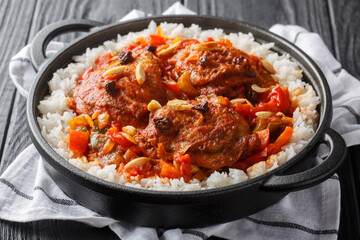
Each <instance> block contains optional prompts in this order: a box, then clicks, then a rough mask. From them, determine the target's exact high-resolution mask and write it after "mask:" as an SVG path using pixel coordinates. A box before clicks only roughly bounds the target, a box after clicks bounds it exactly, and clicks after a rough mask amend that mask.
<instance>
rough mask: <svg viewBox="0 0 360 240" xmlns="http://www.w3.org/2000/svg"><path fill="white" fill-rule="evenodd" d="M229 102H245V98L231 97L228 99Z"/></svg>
mask: <svg viewBox="0 0 360 240" xmlns="http://www.w3.org/2000/svg"><path fill="white" fill-rule="evenodd" d="M230 102H231V103H232V104H235V103H241V104H242V103H246V98H235V99H232V100H230Z"/></svg>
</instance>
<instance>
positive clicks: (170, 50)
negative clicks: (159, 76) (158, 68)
mask: <svg viewBox="0 0 360 240" xmlns="http://www.w3.org/2000/svg"><path fill="white" fill-rule="evenodd" d="M180 42H181V41H180ZM180 42H176V43H174V44H171V45H170V46H169V47H168V48H166V49H163V50H161V51H160V52H159V53H158V56H159V57H162V56H167V55H169V54H171V53H173V52H174V51H175V49H176V48H177V46H179V44H180Z"/></svg>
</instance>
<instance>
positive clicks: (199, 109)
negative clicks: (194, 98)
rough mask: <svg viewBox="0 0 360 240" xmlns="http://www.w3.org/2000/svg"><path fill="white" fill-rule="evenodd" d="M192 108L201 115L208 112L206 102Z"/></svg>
mask: <svg viewBox="0 0 360 240" xmlns="http://www.w3.org/2000/svg"><path fill="white" fill-rule="evenodd" d="M192 108H193V109H195V110H198V111H200V112H202V113H206V112H208V111H209V104H208V102H203V103H199V104H197V105H195V106H193V107H192Z"/></svg>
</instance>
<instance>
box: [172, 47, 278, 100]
mask: <svg viewBox="0 0 360 240" xmlns="http://www.w3.org/2000/svg"><path fill="white" fill-rule="evenodd" d="M197 44H198V42H197V41H189V40H188V41H184V43H182V44H181V45H179V46H178V47H177V53H176V54H174V55H173V56H171V57H170V58H169V59H167V62H166V64H167V68H166V70H167V71H168V74H170V75H171V76H172V78H173V79H178V78H179V77H180V76H181V75H182V74H183V73H184V72H189V73H190V74H191V75H190V78H191V83H192V85H193V86H194V87H195V88H197V89H199V90H200V93H201V95H210V94H216V95H221V96H225V97H228V98H230V99H233V98H236V97H238V95H239V92H241V91H239V89H241V88H242V86H244V84H248V85H251V84H254V83H258V82H264V81H270V82H273V79H272V77H271V76H270V74H269V73H268V72H267V71H266V70H265V69H264V68H263V66H262V65H261V62H260V61H259V58H257V57H254V56H250V55H248V54H246V53H245V52H243V51H241V50H239V49H237V48H235V47H230V46H224V45H218V46H217V47H215V48H214V49H211V50H198V49H197V48H196V45H197Z"/></svg>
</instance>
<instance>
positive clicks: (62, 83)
mask: <svg viewBox="0 0 360 240" xmlns="http://www.w3.org/2000/svg"><path fill="white" fill-rule="evenodd" d="M160 26H161V28H162V29H163V31H164V33H165V35H166V36H168V37H170V38H177V37H180V38H182V39H185V38H194V39H198V40H199V41H204V40H205V39H206V38H208V37H212V38H213V39H214V40H219V39H220V38H227V39H229V40H230V41H231V42H232V43H233V45H234V47H237V48H239V49H240V50H242V51H245V52H247V53H249V54H253V55H256V56H258V57H262V58H263V59H265V60H267V61H268V62H270V63H271V64H273V66H274V69H275V70H276V72H277V73H276V74H275V76H274V77H275V79H276V80H277V81H278V82H279V84H280V85H282V86H287V87H288V89H289V93H290V98H291V100H292V101H293V102H295V103H296V104H297V105H298V108H297V109H296V110H295V112H294V114H293V118H294V123H293V129H294V133H293V135H292V137H291V139H290V142H289V144H288V145H286V146H284V147H283V148H282V151H281V152H279V153H278V154H276V155H272V156H270V157H269V158H268V159H267V161H266V162H264V161H263V162H259V163H257V164H255V165H253V166H251V167H249V168H248V169H247V171H246V173H245V172H244V171H242V170H238V169H230V171H229V173H228V174H226V173H219V172H214V173H213V174H212V175H211V176H210V177H208V178H207V179H206V180H204V181H202V182H199V181H198V180H192V181H191V182H190V183H185V182H184V180H183V179H180V180H179V179H170V180H169V179H162V178H159V177H157V178H144V179H141V180H140V181H135V178H134V181H131V180H130V181H129V180H128V179H126V178H125V177H124V176H122V175H121V174H119V173H117V172H116V170H115V167H116V166H115V165H110V166H105V167H104V168H102V169H101V168H100V167H99V166H92V165H90V164H88V163H87V160H86V158H85V157H83V158H84V159H83V160H81V159H75V158H71V153H70V152H69V151H68V147H67V139H68V127H69V126H68V124H67V121H69V120H70V119H72V118H74V117H75V116H76V114H75V113H74V112H73V111H72V110H70V109H69V108H68V107H67V105H66V97H71V96H72V91H73V89H74V88H75V86H76V83H75V81H76V79H77V78H78V77H79V76H80V75H81V74H82V72H83V71H85V69H87V68H88V67H89V66H91V65H94V62H95V59H96V58H98V57H99V56H100V55H102V54H104V53H107V52H111V51H119V50H121V49H122V48H123V47H125V46H126V45H128V44H130V43H131V42H132V41H134V40H136V39H137V38H138V37H140V36H143V37H144V38H147V37H148V36H149V35H150V34H156V28H157V26H156V24H155V22H151V23H150V24H149V27H148V28H147V29H145V30H143V31H141V32H136V33H133V32H131V33H128V34H127V35H125V36H120V35H118V36H117V39H114V40H111V41H106V42H104V45H102V46H99V47H96V48H92V49H89V48H88V49H87V50H86V52H85V53H84V54H82V55H80V56H75V57H73V60H74V63H71V64H69V65H68V66H67V67H66V68H64V69H59V70H57V71H56V72H55V73H54V75H53V78H52V79H51V80H50V81H49V83H48V84H49V88H50V95H48V96H46V97H45V98H44V100H42V101H40V104H39V106H38V109H39V111H40V113H41V115H42V117H39V118H38V123H39V125H40V128H41V133H42V135H43V136H44V138H45V139H46V140H47V141H48V142H49V144H50V145H51V146H52V147H53V148H54V150H55V151H56V152H57V153H58V154H59V155H61V156H62V157H63V158H65V159H67V160H68V161H69V162H70V163H71V164H73V165H75V166H76V167H78V168H80V169H82V170H84V171H86V172H88V173H89V174H92V175H94V176H96V177H99V178H102V179H105V180H107V181H110V182H114V183H118V184H123V185H126V186H131V187H136V188H146V189H154V190H167V191H191V190H200V189H209V188H216V187H222V186H226V185H230V184H234V183H239V182H242V181H245V180H248V179H250V178H254V177H256V176H259V175H261V174H264V173H266V172H268V171H271V170H273V169H274V168H276V167H278V166H280V165H282V164H283V163H285V162H286V161H287V160H289V159H290V158H292V157H293V156H294V155H295V154H296V153H298V152H299V151H300V150H301V149H303V148H304V146H305V145H306V144H307V143H308V141H309V140H310V138H311V137H312V136H313V135H314V133H315V129H316V127H317V126H316V123H317V119H318V113H317V112H316V106H317V105H318V104H319V103H320V99H319V97H318V96H316V94H315V91H314V90H313V88H312V86H311V85H309V84H307V83H305V82H303V81H301V79H302V72H301V71H300V69H299V67H298V66H297V64H296V63H294V62H292V61H290V59H289V56H288V55H282V56H279V55H278V54H277V53H275V52H273V51H271V50H270V48H272V47H273V46H274V44H273V43H266V44H259V43H257V42H255V41H254V37H253V35H252V34H251V33H248V34H244V33H231V34H229V35H226V34H224V32H223V30H221V29H212V30H204V31H203V30H201V28H200V27H199V26H198V25H195V24H193V25H192V26H191V27H189V28H185V27H184V26H183V25H182V24H173V23H161V24H160ZM299 90H301V91H299Z"/></svg>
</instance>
